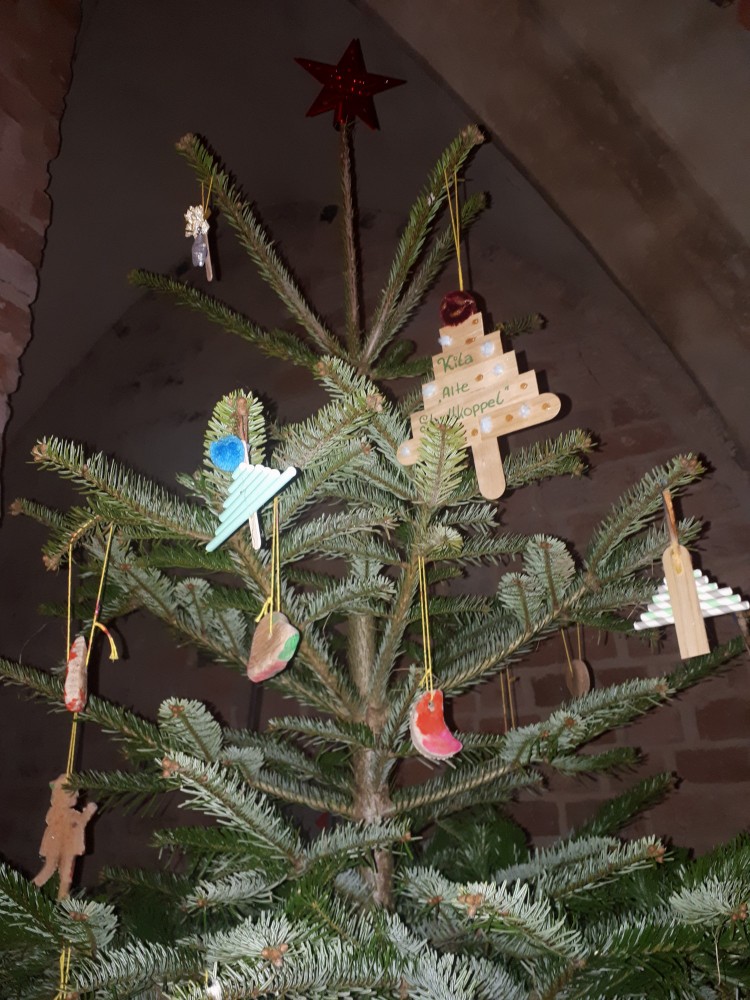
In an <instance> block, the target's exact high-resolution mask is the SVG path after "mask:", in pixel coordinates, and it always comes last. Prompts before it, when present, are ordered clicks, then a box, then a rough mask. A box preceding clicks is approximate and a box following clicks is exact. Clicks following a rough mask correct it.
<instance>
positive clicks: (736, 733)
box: [695, 698, 750, 741]
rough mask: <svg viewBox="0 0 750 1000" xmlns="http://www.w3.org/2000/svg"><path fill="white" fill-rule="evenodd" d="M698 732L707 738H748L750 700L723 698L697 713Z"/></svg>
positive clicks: (749, 730)
mask: <svg viewBox="0 0 750 1000" xmlns="http://www.w3.org/2000/svg"><path fill="white" fill-rule="evenodd" d="M695 718H696V721H697V723H698V732H699V733H700V736H701V739H705V740H712V741H713V740H732V739H738V738H740V739H741V738H743V737H744V738H747V736H748V735H749V734H750V702H748V701H747V699H746V698H721V699H718V700H716V701H712V702H711V703H710V704H709V705H705V706H704V707H703V708H699V709H698V710H697V711H696V713H695Z"/></svg>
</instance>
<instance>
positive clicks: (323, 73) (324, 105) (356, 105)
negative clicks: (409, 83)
mask: <svg viewBox="0 0 750 1000" xmlns="http://www.w3.org/2000/svg"><path fill="white" fill-rule="evenodd" d="M295 62H298V63H299V64H300V66H302V68H303V69H306V70H307V72H308V73H310V74H311V75H312V76H314V77H315V79H316V80H317V81H318V82H319V83H322V84H323V89H322V90H321V92H320V93H319V94H318V96H317V97H316V98H315V100H314V101H313V103H312V104H311V105H310V107H309V108H308V111H307V116H308V118H311V117H312V116H313V115H321V114H323V113H324V112H326V111H333V124H334V127H335V128H341V126H342V125H345V124H346V123H347V122H351V121H353V120H354V119H355V118H361V119H362V121H363V122H364V123H365V125H369V126H370V128H379V126H378V116H377V114H376V113H375V103H374V101H373V96H374V95H375V94H379V93H381V92H382V91H383V90H390V89H391V87H399V86H400V85H401V84H402V83H405V82H406V81H405V80H397V79H395V77H392V76H379V75H378V74H377V73H368V72H367V70H366V68H365V61H364V59H363V57H362V48H361V47H360V44H359V39H358V38H353V39H352V41H351V42H349V46H348V47H347V50H346V52H345V53H344V54H343V56H342V57H341V58H340V59H339V61H338V62H337V63H336V65H335V66H333V65H331V64H330V63H322V62H316V61H315V60H314V59H295Z"/></svg>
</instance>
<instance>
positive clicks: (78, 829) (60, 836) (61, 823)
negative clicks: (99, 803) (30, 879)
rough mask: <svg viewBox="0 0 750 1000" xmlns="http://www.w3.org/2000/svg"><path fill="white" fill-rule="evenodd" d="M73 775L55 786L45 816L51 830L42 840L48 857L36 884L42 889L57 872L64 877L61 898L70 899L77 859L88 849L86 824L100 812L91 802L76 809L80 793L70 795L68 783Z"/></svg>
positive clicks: (58, 780) (64, 776) (62, 777)
mask: <svg viewBox="0 0 750 1000" xmlns="http://www.w3.org/2000/svg"><path fill="white" fill-rule="evenodd" d="M69 777H70V775H69V774H67V773H66V774H61V775H60V776H59V777H58V778H56V779H55V780H54V781H53V782H52V785H51V788H52V797H51V800H50V808H49V810H48V811H47V815H46V817H45V823H46V824H47V829H46V830H45V832H44V836H43V837H42V843H41V846H40V847H39V855H40V857H42V858H44V865H43V866H42V870H41V871H40V872H39V874H38V875H36V876H35V878H34V885H38V886H42V885H44V884H45V883H46V882H48V881H49V879H51V878H52V876H53V875H54V874H55V872H59V874H60V887H59V889H58V891H57V898H58V899H66V898H67V896H68V893H69V892H70V886H71V883H72V881H73V866H74V865H75V860H76V858H77V857H80V855H82V854H83V853H84V852H85V850H86V845H85V843H84V831H85V829H86V824H87V823H88V821H89V820H90V819H91V817H92V816H93V815H94V813H95V812H96V808H97V807H96V803H95V802H89V804H88V805H87V806H85V808H84V809H82V810H80V809H76V803H77V802H78V792H75V791H72V792H69V791H67V790H66V788H65V784H66V782H67V780H68V778H69Z"/></svg>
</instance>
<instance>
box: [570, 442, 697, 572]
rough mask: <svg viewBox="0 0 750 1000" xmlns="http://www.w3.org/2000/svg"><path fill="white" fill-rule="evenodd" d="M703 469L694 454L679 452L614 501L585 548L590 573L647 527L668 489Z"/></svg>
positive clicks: (684, 481) (692, 477)
mask: <svg viewBox="0 0 750 1000" xmlns="http://www.w3.org/2000/svg"><path fill="white" fill-rule="evenodd" d="M704 471H705V470H704V468H703V466H702V465H701V463H700V462H699V461H698V459H696V458H695V457H694V456H693V455H679V456H677V458H674V459H672V460H671V461H670V462H669V463H667V464H666V465H663V466H657V467H656V468H655V469H652V470H651V472H649V473H647V475H645V476H644V477H643V478H642V479H641V481H640V482H639V483H636V485H635V486H633V487H632V488H631V489H630V490H628V492H627V493H626V494H625V495H624V497H622V498H621V499H620V500H619V501H618V502H617V503H616V504H615V505H614V507H613V508H612V512H611V514H610V515H609V516H608V517H606V518H605V519H604V521H603V522H602V523H601V524H600V526H599V527H598V529H597V530H596V532H595V533H594V536H593V537H592V539H591V543H590V544H589V547H588V549H587V551H586V560H585V561H586V568H587V569H588V571H589V573H591V574H592V575H596V574H597V573H598V571H599V567H600V564H601V563H602V562H603V561H604V560H605V559H606V558H608V557H609V555H610V553H611V552H612V551H613V550H614V549H615V548H616V547H617V546H618V545H620V543H621V542H622V541H623V540H624V539H626V538H628V537H629V536H631V535H633V534H636V533H637V532H638V531H640V530H641V529H642V528H644V527H645V526H646V525H647V523H648V522H649V521H650V520H652V519H653V518H654V517H655V516H656V514H657V513H658V512H660V511H661V509H662V493H663V491H664V490H665V489H667V488H669V489H670V490H672V491H675V490H677V489H679V488H680V487H682V486H686V485H687V484H688V483H691V482H693V480H695V479H697V478H698V477H699V476H700V475H702V474H703V472H704Z"/></svg>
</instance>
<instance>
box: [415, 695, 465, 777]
mask: <svg viewBox="0 0 750 1000" xmlns="http://www.w3.org/2000/svg"><path fill="white" fill-rule="evenodd" d="M409 730H410V732H411V740H412V743H413V744H414V746H415V747H416V748H417V750H418V751H419V753H421V754H422V756H423V757H428V758H429V759H430V760H436V761H437V760H447V758H448V757H452V756H453V755H454V754H457V753H458V751H459V750H460V749H461V748H462V746H463V743H461V741H460V740H457V739H456V737H455V736H454V735H453V733H452V732H451V731H450V729H448V727H447V726H446V724H445V716H444V714H443V692H442V691H440V690H438V689H437V688H436V689H435V690H434V691H432V692H430V691H425V693H424V694H423V695H422V696H421V697H420V698H419V699H417V701H416V702H415V703H414V705H412V709H411V713H410V716H409Z"/></svg>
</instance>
